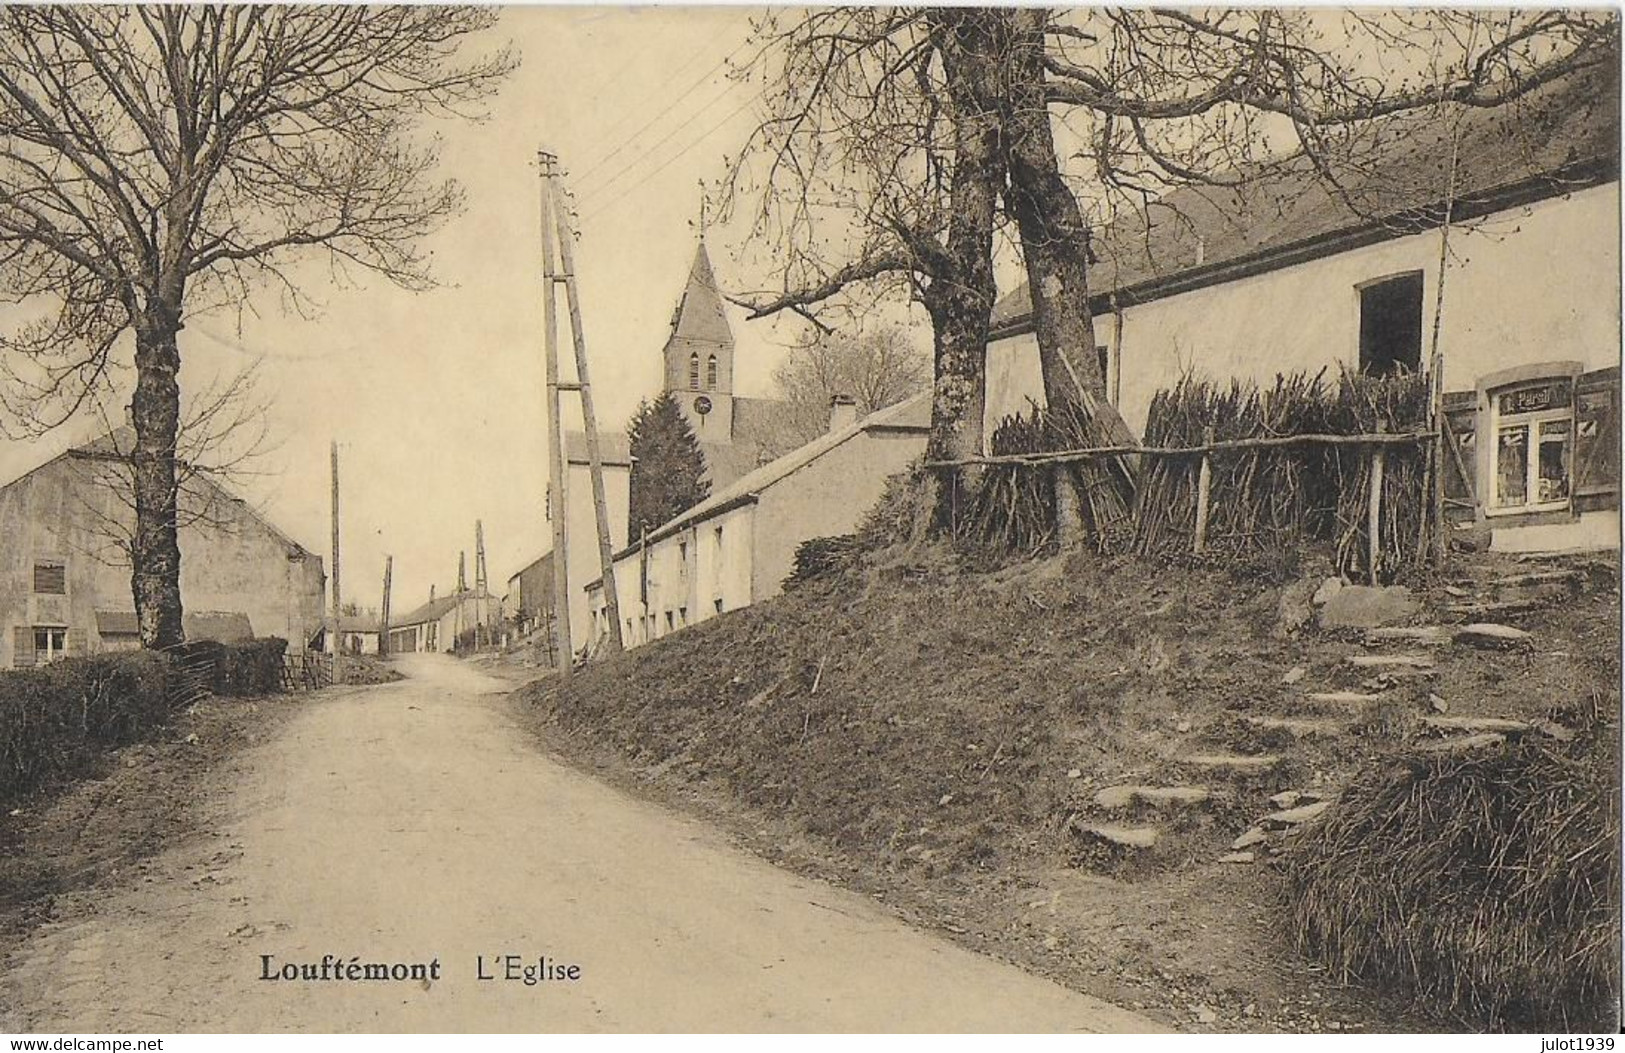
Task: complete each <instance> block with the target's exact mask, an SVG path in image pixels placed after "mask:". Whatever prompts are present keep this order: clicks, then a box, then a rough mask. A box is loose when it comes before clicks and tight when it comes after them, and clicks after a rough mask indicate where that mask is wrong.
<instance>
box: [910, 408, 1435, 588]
mask: <svg viewBox="0 0 1625 1053" xmlns="http://www.w3.org/2000/svg"><path fill="white" fill-rule="evenodd" d="M1441 431H1442V430H1424V431H1406V432H1390V431H1388V426H1387V424H1386V423H1385V422H1382V421H1378V422H1377V430H1376V431H1375V432H1367V433H1363V434H1355V435H1337V434H1324V433H1309V434H1302V435H1268V436H1260V437H1256V438H1250V439H1225V440H1223V441H1215V440H1214V438H1213V428H1212V427H1211V426H1209V427H1207V428H1205V429H1203V441H1202V443H1201V444H1200V445H1198V446H1096V447H1091V448H1088V449H1077V450H1057V451H1054V452H1047V453H1017V454H993V455H978V456H974V457H963V458H958V459H955V460H943V461H927V462H926V463H925V467H926V468H929V469H937V470H941V469H950V468H963V467H969V466H972V465H987V466H995V465H1005V466H1017V467H1031V468H1040V467H1046V466H1054V465H1062V464H1072V463H1076V462H1079V461H1087V460H1093V459H1097V458H1106V457H1122V456H1125V455H1129V454H1137V455H1139V456H1142V457H1200V458H1201V462H1200V464H1199V466H1198V469H1197V489H1196V524H1195V529H1194V531H1193V537H1192V542H1191V550H1192V551H1193V552H1194V553H1195V554H1197V555H1200V554H1201V553H1202V552H1203V550H1204V549H1205V548H1206V547H1207V533H1208V519H1209V512H1210V508H1209V504H1210V491H1211V489H1212V478H1213V472H1212V456H1213V454H1216V453H1226V452H1234V451H1242V450H1262V449H1274V448H1280V447H1285V446H1305V445H1322V446H1369V447H1370V448H1371V493H1370V497H1369V501H1368V504H1367V507H1366V542H1367V545H1368V546H1369V548H1368V555H1367V564H1368V570H1369V574H1370V578H1371V584H1373V585H1376V584H1377V583H1378V573H1379V569H1380V564H1381V556H1382V544H1381V536H1382V530H1381V526H1382V486H1383V476H1384V470H1385V467H1386V462H1387V451H1388V448H1389V447H1391V446H1410V445H1424V444H1427V443H1437V442H1438V441H1439V440H1440V438H1441ZM1456 456H1457V457H1458V458H1459V457H1460V453H1459V451H1458V452H1457V453H1456ZM1432 482H1433V486H1434V487H1435V488H1437V481H1432ZM1426 518H1427V517H1426V515H1425V514H1424V516H1423V522H1422V524H1421V527H1420V529H1421V530H1422V531H1424V532H1425V530H1426V527H1427V522H1426ZM1434 528H1435V530H1438V529H1441V528H1442V519H1440V520H1437V521H1436V522H1435V524H1434Z"/></svg>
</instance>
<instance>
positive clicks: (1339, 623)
mask: <svg viewBox="0 0 1625 1053" xmlns="http://www.w3.org/2000/svg"><path fill="white" fill-rule="evenodd" d="M1421 609H1422V606H1421V604H1419V603H1418V602H1417V601H1416V597H1414V596H1412V595H1411V590H1410V589H1407V588H1406V587H1405V586H1403V585H1388V586H1384V587H1378V586H1373V585H1344V586H1343V587H1342V588H1340V589H1338V590H1336V591H1335V592H1333V593H1332V594H1331V595H1330V596H1328V597H1327V598H1326V604H1325V606H1323V607H1321V608H1320V616H1319V621H1320V627H1321V628H1322V629H1376V628H1378V627H1380V626H1384V625H1398V624H1400V623H1402V622H1406V621H1409V620H1410V619H1411V618H1414V617H1415V616H1416V614H1417V612H1418V611H1420V610H1421Z"/></svg>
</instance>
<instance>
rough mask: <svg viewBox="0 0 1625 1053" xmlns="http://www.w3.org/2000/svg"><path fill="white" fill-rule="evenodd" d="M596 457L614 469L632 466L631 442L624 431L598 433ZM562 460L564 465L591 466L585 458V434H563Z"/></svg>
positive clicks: (581, 432) (573, 432)
mask: <svg viewBox="0 0 1625 1053" xmlns="http://www.w3.org/2000/svg"><path fill="white" fill-rule="evenodd" d="M598 456H599V457H600V458H601V459H602V460H603V463H604V464H607V465H609V466H611V467H615V468H627V467H630V466H631V464H632V440H631V439H629V438H628V437H627V435H626V433H625V432H624V431H604V430H602V429H599V432H598ZM564 460H565V463H566V464H591V463H592V461H591V459H590V458H589V457H588V456H587V433H586V432H584V431H569V432H565V433H564Z"/></svg>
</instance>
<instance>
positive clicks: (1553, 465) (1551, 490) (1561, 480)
mask: <svg viewBox="0 0 1625 1053" xmlns="http://www.w3.org/2000/svg"><path fill="white" fill-rule="evenodd" d="M1568 446H1569V422H1568V421H1566V420H1551V421H1545V422H1544V423H1542V424H1541V426H1540V462H1539V470H1540V475H1539V476H1538V484H1539V486H1540V495H1539V498H1538V500H1540V501H1541V502H1542V503H1544V502H1547V501H1564V500H1567V499H1568V496H1569V450H1568Z"/></svg>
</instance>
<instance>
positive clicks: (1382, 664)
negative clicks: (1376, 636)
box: [1344, 654, 1435, 670]
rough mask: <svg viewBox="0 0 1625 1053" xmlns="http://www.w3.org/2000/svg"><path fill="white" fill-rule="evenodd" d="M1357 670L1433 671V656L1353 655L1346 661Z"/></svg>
mask: <svg viewBox="0 0 1625 1053" xmlns="http://www.w3.org/2000/svg"><path fill="white" fill-rule="evenodd" d="M1344 661H1345V662H1347V663H1348V664H1349V665H1351V666H1353V667H1354V668H1356V669H1385V670H1392V669H1432V668H1433V666H1434V664H1435V663H1434V661H1433V656H1432V655H1425V654H1351V655H1349V656H1348V657H1347V658H1345V659H1344Z"/></svg>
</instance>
